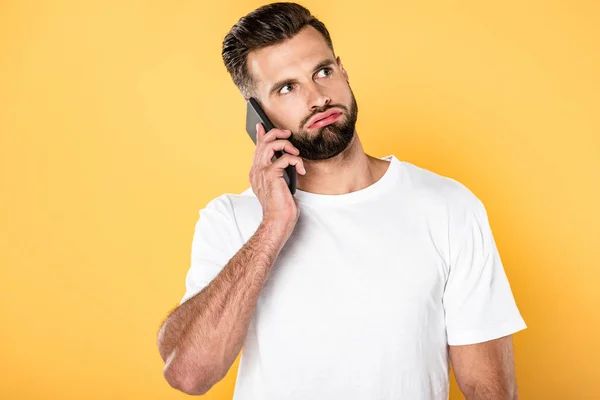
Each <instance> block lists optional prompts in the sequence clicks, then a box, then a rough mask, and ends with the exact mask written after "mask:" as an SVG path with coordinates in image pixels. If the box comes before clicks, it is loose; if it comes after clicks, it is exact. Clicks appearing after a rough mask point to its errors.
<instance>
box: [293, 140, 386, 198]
mask: <svg viewBox="0 0 600 400" xmlns="http://www.w3.org/2000/svg"><path fill="white" fill-rule="evenodd" d="M388 165H389V162H388V161H385V160H381V159H379V158H376V157H372V156H370V155H368V154H366V153H365V152H364V150H363V147H362V145H361V143H360V139H359V138H358V135H357V134H356V132H354V137H353V138H352V141H351V142H350V144H349V145H348V147H347V148H346V150H344V151H343V152H341V153H340V154H338V155H337V156H335V157H332V158H330V159H327V160H304V168H305V169H306V175H300V174H297V175H296V176H297V181H296V186H297V188H298V189H300V190H302V191H305V192H310V193H316V194H331V195H335V194H346V193H351V192H355V191H357V190H361V189H364V188H366V187H367V186H371V185H372V184H374V183H375V182H377V181H378V180H379V179H381V177H382V176H383V175H384V174H385V171H387V168H388Z"/></svg>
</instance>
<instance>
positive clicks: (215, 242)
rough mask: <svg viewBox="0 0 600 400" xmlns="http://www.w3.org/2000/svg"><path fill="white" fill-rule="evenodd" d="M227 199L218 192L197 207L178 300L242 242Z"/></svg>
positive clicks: (196, 289) (201, 286)
mask: <svg viewBox="0 0 600 400" xmlns="http://www.w3.org/2000/svg"><path fill="white" fill-rule="evenodd" d="M240 242H241V236H240V233H239V229H238V227H237V224H236V221H235V215H234V213H233V207H232V205H231V201H230V200H229V199H228V198H227V197H226V195H221V196H219V197H217V198H215V199H213V200H212V201H210V202H209V203H208V204H207V205H206V207H205V208H203V209H201V210H200V211H199V218H198V220H197V222H196V226H195V229H194V237H193V239H192V251H191V265H190V268H189V270H188V272H187V275H186V278H185V294H184V296H183V298H182V299H181V301H180V302H179V304H180V305H181V304H183V303H184V302H185V301H187V300H188V299H190V298H191V297H193V296H194V295H195V294H197V293H199V292H200V291H201V290H202V289H204V287H206V286H207V285H208V284H209V283H210V282H211V281H212V280H213V279H214V278H215V277H216V276H217V275H218V274H219V272H220V271H221V270H222V269H223V268H224V267H225V265H226V264H227V263H228V262H229V260H230V259H231V258H232V257H233V256H234V255H235V254H236V253H237V252H238V251H239V249H240V248H241V247H242V244H243V243H240Z"/></svg>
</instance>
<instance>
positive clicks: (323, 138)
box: [288, 89, 358, 160]
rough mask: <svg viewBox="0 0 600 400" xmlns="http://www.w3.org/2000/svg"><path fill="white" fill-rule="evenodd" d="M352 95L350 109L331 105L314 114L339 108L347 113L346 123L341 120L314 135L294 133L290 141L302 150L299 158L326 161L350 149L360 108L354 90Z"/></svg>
mask: <svg viewBox="0 0 600 400" xmlns="http://www.w3.org/2000/svg"><path fill="white" fill-rule="evenodd" d="M350 94H351V95H352V101H351V103H350V109H348V107H346V106H343V105H330V106H328V107H327V108H324V109H319V110H316V111H315V113H314V114H313V115H316V114H318V113H322V112H325V111H327V110H329V109H330V108H334V107H337V108H341V109H342V110H344V111H346V115H347V118H346V120H345V121H342V122H340V120H342V119H343V118H340V119H339V120H338V121H335V122H334V123H331V124H329V125H327V126H323V127H321V128H319V130H317V131H316V132H313V133H309V132H307V131H305V130H303V129H300V130H299V131H297V132H292V135H291V136H290V137H289V138H288V140H289V141H290V142H291V143H292V144H293V145H294V146H295V147H296V148H297V149H298V150H300V154H299V157H302V158H304V159H306V160H326V159H328V158H331V157H335V156H337V155H338V154H340V153H341V152H342V151H344V150H345V149H346V148H347V147H348V145H349V144H350V142H351V141H352V138H353V137H354V131H355V127H356V119H357V116H358V106H357V104H356V98H355V97H354V93H353V92H352V89H350ZM313 115H311V116H310V117H308V118H307V120H308V119H309V118H312V116H313Z"/></svg>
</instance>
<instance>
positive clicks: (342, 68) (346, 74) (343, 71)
mask: <svg viewBox="0 0 600 400" xmlns="http://www.w3.org/2000/svg"><path fill="white" fill-rule="evenodd" d="M336 61H337V64H338V66H339V67H340V69H341V70H342V73H343V74H344V76H345V77H346V82H348V83H350V79H349V78H348V72H346V70H345V69H344V66H343V65H342V59H341V58H340V56H337V57H336Z"/></svg>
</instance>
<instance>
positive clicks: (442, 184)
mask: <svg viewBox="0 0 600 400" xmlns="http://www.w3.org/2000/svg"><path fill="white" fill-rule="evenodd" d="M401 170H402V174H401V176H402V182H403V185H404V186H405V187H406V189H407V190H408V191H409V193H411V195H412V196H415V198H416V199H417V201H425V202H427V203H428V204H431V205H437V206H440V207H444V208H446V209H447V210H448V212H450V213H465V212H469V210H473V209H475V208H477V207H479V206H480V205H481V200H480V199H479V198H478V197H477V195H475V193H474V192H473V191H472V190H471V189H470V188H469V187H467V186H466V185H465V184H463V183H462V182H460V181H458V180H456V179H454V178H451V177H449V176H445V175H442V174H438V173H436V172H433V171H430V170H428V169H425V168H422V167H419V166H417V165H415V164H411V163H409V162H405V161H403V162H401Z"/></svg>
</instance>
